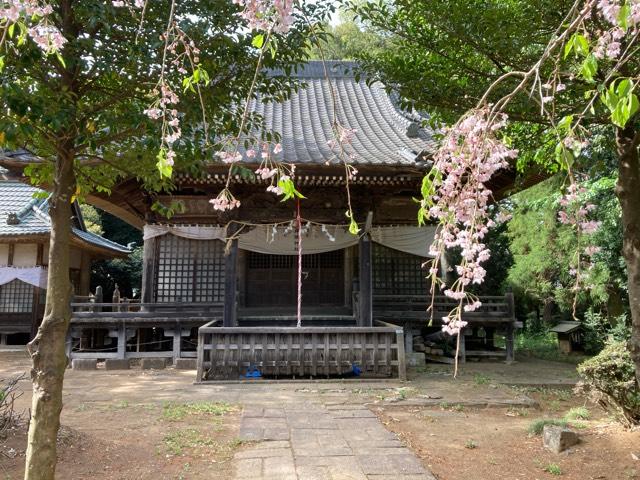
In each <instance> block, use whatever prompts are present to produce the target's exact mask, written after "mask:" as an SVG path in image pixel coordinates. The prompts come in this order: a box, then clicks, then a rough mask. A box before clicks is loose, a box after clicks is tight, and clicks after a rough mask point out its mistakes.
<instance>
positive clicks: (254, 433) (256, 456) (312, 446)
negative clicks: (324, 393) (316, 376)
mask: <svg viewBox="0 0 640 480" xmlns="http://www.w3.org/2000/svg"><path fill="white" fill-rule="evenodd" d="M240 438H241V439H242V440H251V441H256V442H257V443H255V444H251V445H250V446H248V448H244V449H242V450H241V451H239V452H238V453H237V454H236V455H235V457H234V464H235V465H234V466H235V476H234V478H235V479H237V480H249V479H251V480H294V479H295V480H368V479H370V480H374V479H377V480H391V479H393V480H435V479H434V477H433V476H432V475H431V474H430V473H429V472H428V471H427V470H425V468H424V467H423V466H422V464H421V463H420V461H419V460H418V458H417V457H416V456H415V455H413V453H411V451H410V450H409V449H407V448H406V447H404V446H403V445H402V444H401V443H400V441H399V440H398V438H397V437H396V436H395V434H393V433H391V432H389V431H388V430H386V429H385V428H384V427H383V426H382V424H381V423H380V422H379V421H378V419H377V418H376V416H375V415H374V414H373V413H372V412H371V411H370V410H369V409H367V408H366V407H365V406H363V405H345V404H341V405H331V404H327V405H319V404H314V403H305V404H297V405H283V406H278V407H276V408H274V407H272V406H269V407H267V408H260V407H247V408H245V410H244V412H243V415H242V423H241V425H240Z"/></svg>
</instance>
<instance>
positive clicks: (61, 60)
mask: <svg viewBox="0 0 640 480" xmlns="http://www.w3.org/2000/svg"><path fill="white" fill-rule="evenodd" d="M56 58H57V59H58V61H59V62H60V65H62V66H63V67H64V68H67V64H66V63H64V58H62V55H60V52H56Z"/></svg>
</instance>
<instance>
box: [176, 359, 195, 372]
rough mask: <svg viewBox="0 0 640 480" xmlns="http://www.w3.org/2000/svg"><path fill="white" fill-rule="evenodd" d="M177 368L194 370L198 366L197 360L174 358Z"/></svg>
mask: <svg viewBox="0 0 640 480" xmlns="http://www.w3.org/2000/svg"><path fill="white" fill-rule="evenodd" d="M175 366H176V369H177V370H195V369H196V368H198V361H197V360H196V359H195V358H176V365H175Z"/></svg>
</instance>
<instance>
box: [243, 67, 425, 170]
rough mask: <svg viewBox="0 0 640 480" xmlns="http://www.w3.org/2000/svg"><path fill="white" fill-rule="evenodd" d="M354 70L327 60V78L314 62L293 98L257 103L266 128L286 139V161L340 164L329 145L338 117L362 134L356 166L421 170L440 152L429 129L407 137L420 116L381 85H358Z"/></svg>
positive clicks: (301, 74)
mask: <svg viewBox="0 0 640 480" xmlns="http://www.w3.org/2000/svg"><path fill="white" fill-rule="evenodd" d="M354 67H355V64H354V63H350V62H327V70H328V78H327V77H326V76H325V72H324V67H323V65H322V62H308V63H307V64H305V65H304V66H303V67H302V68H301V69H300V70H299V71H298V72H297V73H296V74H295V76H296V77H297V78H299V79H301V81H302V82H303V86H302V87H301V88H300V89H299V90H298V91H297V92H294V93H292V95H291V98H290V99H288V100H286V101H284V102H278V103H276V102H262V101H260V99H258V100H257V101H254V102H253V103H252V106H251V108H252V109H253V111H254V112H256V113H259V114H260V115H262V116H263V117H264V122H265V127H266V128H267V129H268V130H272V131H275V132H278V133H280V135H281V144H282V149H283V150H282V153H281V154H279V155H278V159H279V160H280V161H284V162H287V163H296V164H323V163H325V162H327V161H335V160H337V158H336V155H335V153H334V152H332V151H331V149H330V148H329V146H328V145H327V141H328V140H330V139H331V138H333V131H332V124H333V119H334V118H335V119H336V120H337V122H338V123H339V124H340V125H342V126H344V127H346V128H352V129H355V130H356V134H355V138H354V139H353V142H352V144H351V145H350V146H349V150H350V153H352V154H353V156H354V158H353V159H352V160H351V161H350V162H351V163H354V164H360V165H363V164H368V165H389V166H392V165H402V166H416V165H419V163H418V162H419V161H424V156H425V155H428V154H430V153H433V152H434V151H435V142H434V140H433V138H432V134H431V132H430V131H429V130H427V129H425V128H420V129H419V130H418V135H417V137H409V136H407V129H408V128H409V126H410V125H411V124H412V123H415V119H414V118H415V115H414V114H409V113H406V112H402V111H401V110H400V109H398V108H397V107H396V105H395V104H394V102H393V101H392V100H391V98H390V97H389V95H388V94H387V92H386V91H385V88H384V86H383V85H382V84H381V83H380V82H375V83H373V84H371V85H368V84H367V82H366V80H365V79H364V78H362V79H359V81H356V78H355V76H354V73H353V71H354ZM278 73H279V72H277V71H276V72H273V74H274V75H275V74H278ZM332 91H333V94H334V95H335V98H336V102H335V112H334V101H333V95H332ZM334 115H335V117H334ZM403 151H404V154H403V153H402V152H403ZM407 153H408V154H407ZM245 160H246V161H249V160H248V159H245Z"/></svg>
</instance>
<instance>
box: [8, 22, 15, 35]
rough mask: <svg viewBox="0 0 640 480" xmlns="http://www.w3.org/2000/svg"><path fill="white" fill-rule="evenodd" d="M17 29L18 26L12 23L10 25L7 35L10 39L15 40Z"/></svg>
mask: <svg viewBox="0 0 640 480" xmlns="http://www.w3.org/2000/svg"><path fill="white" fill-rule="evenodd" d="M15 29H16V24H15V23H12V24H11V25H9V28H8V29H7V33H8V34H9V38H13V32H14V31H15Z"/></svg>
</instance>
